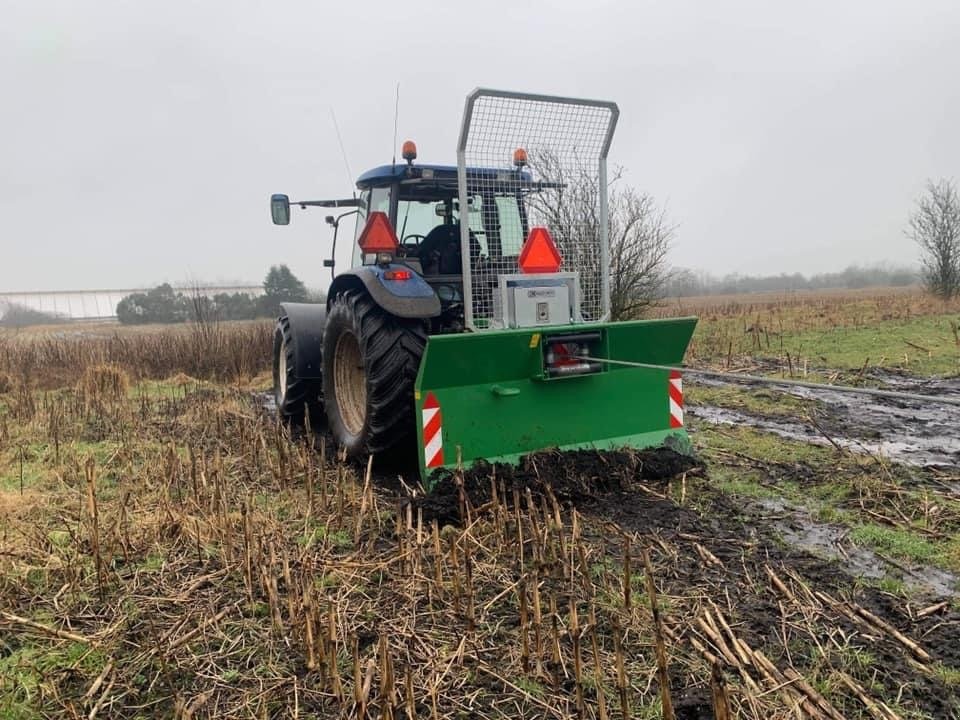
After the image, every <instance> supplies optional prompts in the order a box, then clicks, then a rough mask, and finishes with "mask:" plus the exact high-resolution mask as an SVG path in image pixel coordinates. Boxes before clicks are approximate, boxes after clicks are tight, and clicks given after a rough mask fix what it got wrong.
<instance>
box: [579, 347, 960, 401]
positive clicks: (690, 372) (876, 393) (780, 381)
mask: <svg viewBox="0 0 960 720" xmlns="http://www.w3.org/2000/svg"><path fill="white" fill-rule="evenodd" d="M577 359H578V360H593V361H595V362H601V363H606V364H608V365H624V366H626V367H637V368H647V369H649V370H675V371H677V372H679V373H683V374H684V375H687V376H693V377H697V376H700V377H708V378H716V379H718V380H726V381H727V382H741V383H763V384H766V385H788V386H791V387H802V388H808V389H810V390H832V391H834V392H845V393H851V394H853V395H871V396H873V397H882V398H890V399H892V400H914V401H918V402H925V403H936V404H938V405H958V406H960V397H943V396H940V395H922V394H920V393H910V392H901V391H898V390H880V389H879V388H861V387H853V386H851V385H830V384H829V383H815V382H807V381H805V380H790V379H787V378H770V377H765V376H763V375H742V374H740V373H725V372H720V371H718V370H695V369H693V368H685V367H674V366H671V365H653V364H651V363H639V362H630V361H628V360H604V359H603V358H595V357H589V356H583V355H578V356H577Z"/></svg>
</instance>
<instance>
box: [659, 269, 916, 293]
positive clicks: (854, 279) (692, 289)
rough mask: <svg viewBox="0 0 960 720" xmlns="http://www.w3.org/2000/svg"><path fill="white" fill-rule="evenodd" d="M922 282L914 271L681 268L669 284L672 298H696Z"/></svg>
mask: <svg viewBox="0 0 960 720" xmlns="http://www.w3.org/2000/svg"><path fill="white" fill-rule="evenodd" d="M919 282H920V273H919V271H917V270H915V269H913V268H890V267H883V266H877V267H859V266H857V265H851V266H850V267H848V268H847V269H846V270H843V271H841V272H834V273H821V274H819V275H811V276H810V277H807V276H805V275H801V274H800V273H793V274H792V275H788V274H787V273H781V274H779V275H739V274H733V275H725V276H723V277H715V276H713V275H710V274H709V273H706V272H695V271H693V270H687V269H678V270H676V271H674V273H673V275H672V276H671V278H670V280H669V281H668V282H667V285H666V288H665V292H666V295H667V296H668V297H690V296H692V295H739V294H742V293H761V292H784V291H790V290H831V289H850V290H853V289H857V288H865V287H905V286H907V285H916V284H918V283H919Z"/></svg>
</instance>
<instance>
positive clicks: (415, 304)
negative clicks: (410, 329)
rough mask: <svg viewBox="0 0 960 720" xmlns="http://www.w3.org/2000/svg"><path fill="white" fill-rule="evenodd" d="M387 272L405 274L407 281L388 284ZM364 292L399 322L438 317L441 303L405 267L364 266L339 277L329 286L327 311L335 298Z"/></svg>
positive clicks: (425, 283)
mask: <svg viewBox="0 0 960 720" xmlns="http://www.w3.org/2000/svg"><path fill="white" fill-rule="evenodd" d="M390 270H394V271H396V270H405V271H406V272H408V273H409V277H408V278H407V279H406V280H389V279H387V276H386V273H387V272H388V271H390ZM360 288H363V289H365V290H366V291H367V294H368V295H370V298H371V299H372V300H373V301H374V302H375V303H376V304H377V305H379V306H380V307H382V308H383V309H384V310H386V311H387V312H388V313H390V314H391V315H396V316H397V317H401V318H431V317H436V316H437V315H439V314H440V300H439V298H437V295H436V293H435V292H434V291H433V288H432V287H430V285H429V284H428V283H427V281H426V280H424V279H423V278H422V277H420V275H418V274H417V273H416V272H414V271H413V270H411V269H410V268H409V267H407V266H406V265H400V264H396V263H391V264H390V265H363V266H361V267H356V268H353V269H351V270H348V271H347V272H345V273H343V274H341V275H338V276H337V277H336V279H335V280H334V281H333V284H332V285H330V290H329V292H328V294H327V307H328V308H329V306H330V303H331V302H332V301H333V298H335V297H336V296H337V295H339V294H341V293H344V292H346V291H347V290H358V289H360Z"/></svg>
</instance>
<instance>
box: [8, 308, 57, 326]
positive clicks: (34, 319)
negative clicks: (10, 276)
mask: <svg viewBox="0 0 960 720" xmlns="http://www.w3.org/2000/svg"><path fill="white" fill-rule="evenodd" d="M69 320H70V318H68V317H66V316H64V315H59V314H57V313H52V312H42V311H40V310H34V309H33V308H32V307H27V306H26V305H20V304H19V303H5V304H3V305H0V327H8V328H21V327H27V326H30V325H56V324H57V323H62V322H67V321H69Z"/></svg>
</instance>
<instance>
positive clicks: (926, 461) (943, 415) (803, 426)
mask: <svg viewBox="0 0 960 720" xmlns="http://www.w3.org/2000/svg"><path fill="white" fill-rule="evenodd" d="M867 377H868V378H869V379H871V380H875V381H878V382H880V383H881V384H882V385H883V386H885V388H887V389H891V390H903V391H905V392H912V393H918V394H922V395H930V396H931V399H935V398H936V397H937V396H939V395H949V396H960V378H946V379H943V378H930V379H922V378H911V377H909V376H906V375H902V374H897V373H892V372H885V371H880V370H874V371H873V372H871V373H868V374H867ZM697 382H700V383H702V384H704V385H707V386H712V387H718V386H721V385H727V383H722V382H719V381H715V380H698V381H697ZM743 385H744V386H745V387H747V388H756V387H757V385H751V384H749V383H743ZM764 387H765V388H769V389H771V390H775V391H777V392H782V393H784V394H786V395H790V396H793V397H796V398H800V399H803V400H811V401H817V403H818V404H817V407H816V412H815V415H816V418H815V419H816V421H817V424H819V426H820V428H819V429H818V428H817V427H814V426H813V425H812V424H811V423H810V422H805V421H804V420H802V419H798V418H791V417H786V416H782V415H774V414H770V415H763V414H759V413H753V412H747V411H744V410H740V409H732V408H726V407H717V406H713V405H695V404H691V405H689V406H688V407H687V411H688V412H689V414H690V415H692V416H693V417H696V418H699V419H702V420H704V421H706V422H709V423H713V424H721V425H747V426H750V427H754V428H756V429H757V430H763V431H765V432H770V433H774V434H776V435H779V436H781V437H784V438H788V439H792V440H800V441H802V442H810V443H816V444H818V445H828V444H830V443H831V442H834V443H836V444H837V445H839V446H840V447H844V448H848V449H850V450H851V451H853V452H862V453H867V454H874V455H879V456H882V457H886V458H888V459H890V460H894V461H896V462H901V463H904V464H908V465H916V466H929V465H934V466H958V467H960V408H957V407H955V406H950V405H938V404H936V403H935V402H930V403H927V404H925V403H922V402H918V401H913V400H902V401H901V400H895V399H893V398H880V397H868V396H864V395H854V394H851V393H844V392H839V391H836V390H831V389H830V388H829V387H827V386H824V388H823V389H822V390H810V389H807V388H798V387H791V386H786V385H779V386H778V385H777V384H776V383H775V382H771V383H770V384H769V385H764ZM821 429H822V431H823V432H821ZM824 433H825V434H826V435H828V436H829V439H828V438H827V437H824Z"/></svg>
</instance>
